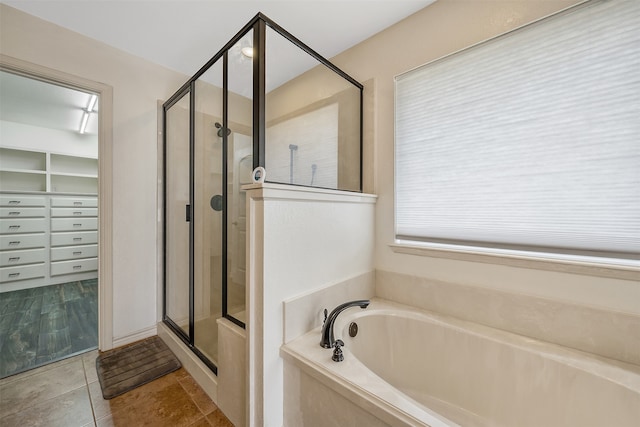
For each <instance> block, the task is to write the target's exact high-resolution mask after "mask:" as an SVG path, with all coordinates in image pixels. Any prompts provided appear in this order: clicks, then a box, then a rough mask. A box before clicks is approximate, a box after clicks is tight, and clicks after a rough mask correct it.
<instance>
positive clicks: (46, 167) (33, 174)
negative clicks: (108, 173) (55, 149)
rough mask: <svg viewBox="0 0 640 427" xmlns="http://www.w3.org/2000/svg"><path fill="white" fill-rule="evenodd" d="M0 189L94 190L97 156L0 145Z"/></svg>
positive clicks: (51, 191)
mask: <svg viewBox="0 0 640 427" xmlns="http://www.w3.org/2000/svg"><path fill="white" fill-rule="evenodd" d="M0 191H21V192H28V191H33V192H39V191H41V192H50V193H88V194H97V193H98V159H97V158H95V157H86V156H75V155H69V154H58V153H52V152H42V151H29V150H20V149H15V148H8V147H0Z"/></svg>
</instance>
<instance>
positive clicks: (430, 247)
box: [389, 240, 640, 281]
mask: <svg viewBox="0 0 640 427" xmlns="http://www.w3.org/2000/svg"><path fill="white" fill-rule="evenodd" d="M389 247H390V248H391V250H392V251H393V252H395V253H399V254H407V255H418V256H428V257H435V258H446V259H454V260H459V261H469V262H479V263H484V264H498V265H506V266H510V267H519V268H529V269H536V270H548V271H557V272H561V273H570V274H582V275H589V276H598V277H608V278H614V279H621V280H633V281H638V279H639V278H640V262H639V261H635V260H610V261H609V260H606V261H604V260H601V259H600V258H589V257H578V256H575V257H570V256H566V257H565V256H557V257H556V256H555V255H547V254H543V253H536V252H519V251H508V250H493V249H486V250H483V249H477V248H471V247H464V246H454V245H440V244H431V243H418V242H410V241H400V240H399V241H396V242H394V243H392V244H390V245H389ZM616 261H619V262H620V263H616Z"/></svg>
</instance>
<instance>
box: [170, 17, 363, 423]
mask: <svg viewBox="0 0 640 427" xmlns="http://www.w3.org/2000/svg"><path fill="white" fill-rule="evenodd" d="M161 132H162V135H163V140H162V197H161V199H162V213H163V229H162V231H161V233H162V236H163V237H162V239H163V252H162V256H161V263H162V266H163V289H162V322H161V324H160V325H159V328H158V329H159V335H160V336H161V337H162V338H163V339H164V340H165V341H167V342H168V343H169V345H170V347H171V348H172V350H174V352H176V353H177V354H178V355H179V357H180V358H181V360H182V361H183V364H184V365H185V367H186V368H187V370H189V372H191V373H192V375H194V377H195V378H196V380H197V381H198V382H199V383H200V385H202V386H203V388H204V389H205V391H207V393H208V394H209V395H210V396H211V397H212V398H213V400H214V401H216V403H217V404H218V406H220V408H221V409H222V410H223V412H225V414H226V415H227V416H228V417H229V419H231V421H232V422H234V424H236V423H237V424H236V425H244V424H245V421H246V413H247V411H246V402H247V401H248V400H247V399H248V397H247V395H248V393H249V391H248V390H246V383H247V381H246V378H245V377H246V375H248V374H247V371H248V353H250V350H251V349H249V345H248V344H247V334H246V330H245V328H246V325H247V319H248V318H249V316H254V318H255V316H259V313H254V312H252V311H251V310H252V307H251V306H250V305H249V304H248V301H250V295H248V293H247V291H246V290H247V289H248V286H247V285H248V283H247V280H248V279H247V266H246V264H247V259H248V258H249V257H248V251H253V250H256V248H253V247H252V246H251V245H249V244H248V243H247V242H248V241H249V236H248V232H249V230H248V229H247V224H249V221H248V219H249V218H248V217H249V213H248V212H247V206H248V201H247V190H248V189H249V188H252V187H251V184H253V181H252V171H253V170H254V169H255V168H257V167H263V168H264V169H265V170H266V182H267V183H276V184H285V185H289V186H298V187H312V188H316V189H325V190H326V189H328V190H344V191H348V192H361V191H362V85H361V84H360V83H358V82H357V81H355V80H354V79H353V78H351V77H350V76H348V75H347V74H346V73H344V72H343V71H341V70H340V69H338V68H337V67H336V66H335V65H333V64H331V63H330V62H329V61H327V60H326V59H324V58H323V57H322V56H320V55H319V54H318V53H316V52H315V51H313V50H312V49H310V48H309V47H308V46H306V45H305V44H304V43H302V42H301V41H300V40H298V39H297V38H295V37H294V36H293V35H291V34H290V33H288V32H287V31H286V30H284V29H283V28H282V27H280V26H279V25H277V24H276V23H275V22H273V21H272V20H270V19H269V18H267V17H266V16H264V15H262V14H260V13H259V14H257V15H256V16H255V17H254V18H253V19H252V20H251V21H250V22H249V23H247V25H245V26H244V27H243V28H242V29H241V30H240V31H239V32H238V33H237V34H236V35H235V36H234V37H233V38H232V39H231V40H230V41H229V42H228V43H227V44H226V45H225V46H224V47H223V48H222V49H221V50H220V51H219V52H218V53H216V54H215V55H214V56H213V57H212V58H211V59H210V60H209V61H208V62H207V63H206V64H205V65H204V66H203V67H202V68H201V69H200V70H199V71H198V72H197V73H196V74H195V75H194V76H193V77H191V78H190V79H189V80H188V81H187V82H186V83H185V84H184V85H183V86H182V87H181V88H179V89H178V91H177V92H176V93H175V94H174V95H173V96H171V98H169V99H168V100H167V101H166V102H165V103H164V104H163V105H162V131H161ZM193 370H197V371H198V372H199V373H197V372H192V371H193Z"/></svg>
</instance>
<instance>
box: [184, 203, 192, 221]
mask: <svg viewBox="0 0 640 427" xmlns="http://www.w3.org/2000/svg"><path fill="white" fill-rule="evenodd" d="M184 220H185V221H187V222H190V221H191V205H185V218H184Z"/></svg>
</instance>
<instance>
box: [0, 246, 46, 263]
mask: <svg viewBox="0 0 640 427" xmlns="http://www.w3.org/2000/svg"><path fill="white" fill-rule="evenodd" d="M45 255H46V254H45V250H44V248H43V249H29V250H26V251H6V252H0V267H10V266H13V265H24V264H36V263H40V262H45Z"/></svg>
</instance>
